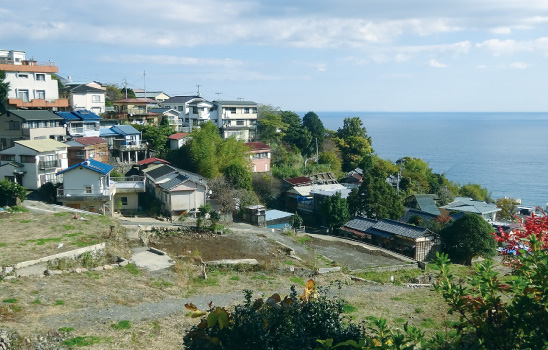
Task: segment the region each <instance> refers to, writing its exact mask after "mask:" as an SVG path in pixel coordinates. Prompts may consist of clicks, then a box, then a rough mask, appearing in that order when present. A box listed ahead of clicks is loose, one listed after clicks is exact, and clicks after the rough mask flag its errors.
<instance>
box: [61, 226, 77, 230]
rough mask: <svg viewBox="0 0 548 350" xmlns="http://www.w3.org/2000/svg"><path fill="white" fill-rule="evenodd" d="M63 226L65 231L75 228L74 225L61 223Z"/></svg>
mask: <svg viewBox="0 0 548 350" xmlns="http://www.w3.org/2000/svg"><path fill="white" fill-rule="evenodd" d="M63 228H64V229H65V230H67V231H70V230H74V229H75V227H74V226H72V225H63Z"/></svg>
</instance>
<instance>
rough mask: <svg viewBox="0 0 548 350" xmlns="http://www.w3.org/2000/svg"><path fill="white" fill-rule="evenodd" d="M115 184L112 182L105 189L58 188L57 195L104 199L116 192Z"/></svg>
mask: <svg viewBox="0 0 548 350" xmlns="http://www.w3.org/2000/svg"><path fill="white" fill-rule="evenodd" d="M114 189H115V187H114V184H111V185H110V186H109V187H108V188H105V189H102V190H101V189H95V188H89V187H88V188H85V187H82V188H63V187H61V188H58V189H57V197H64V198H67V199H68V198H72V199H74V200H78V199H84V198H85V199H87V200H89V199H92V198H97V199H103V198H105V197H110V196H111V195H112V194H113V193H114Z"/></svg>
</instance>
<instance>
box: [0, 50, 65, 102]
mask: <svg viewBox="0 0 548 350" xmlns="http://www.w3.org/2000/svg"><path fill="white" fill-rule="evenodd" d="M0 70H2V71H5V72H6V78H5V80H4V81H5V82H7V83H9V84H10V90H9V91H8V98H7V101H6V107H7V109H18V108H28V109H36V108H40V109H48V110H63V109H66V108H67V107H68V105H69V104H68V100H67V99H61V98H59V88H58V85H57V80H55V79H53V77H52V75H53V74H55V73H57V72H58V71H59V68H58V67H57V66H55V64H54V63H53V62H51V61H50V62H47V63H38V62H37V61H35V60H34V59H27V58H26V54H25V51H16V50H0Z"/></svg>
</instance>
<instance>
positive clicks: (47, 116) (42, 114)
mask: <svg viewBox="0 0 548 350" xmlns="http://www.w3.org/2000/svg"><path fill="white" fill-rule="evenodd" d="M8 114H13V115H16V116H18V117H20V118H23V119H24V120H64V119H63V118H61V117H60V116H58V115H57V114H55V113H53V112H51V111H43V110H9V111H8Z"/></svg>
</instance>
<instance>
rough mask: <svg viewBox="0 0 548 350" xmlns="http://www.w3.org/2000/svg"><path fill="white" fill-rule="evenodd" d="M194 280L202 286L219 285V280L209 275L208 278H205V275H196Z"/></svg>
mask: <svg viewBox="0 0 548 350" xmlns="http://www.w3.org/2000/svg"><path fill="white" fill-rule="evenodd" d="M192 281H193V282H194V283H195V284H197V285H199V286H202V287H205V286H209V287H214V286H218V285H219V281H218V280H217V279H216V278H213V277H209V278H208V279H204V278H203V277H201V276H200V277H195V278H193V279H192Z"/></svg>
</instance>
